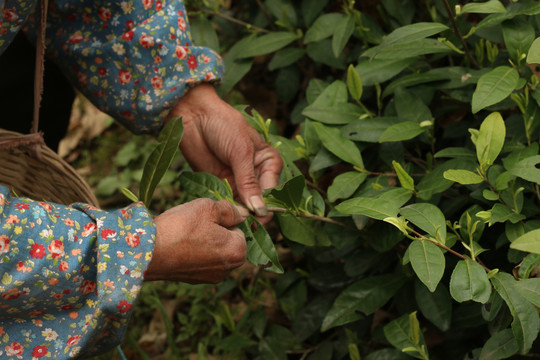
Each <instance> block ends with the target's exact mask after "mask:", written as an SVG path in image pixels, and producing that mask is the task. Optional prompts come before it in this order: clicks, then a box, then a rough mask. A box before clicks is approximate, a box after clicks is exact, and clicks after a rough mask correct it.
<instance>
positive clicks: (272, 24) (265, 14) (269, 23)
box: [257, 0, 274, 29]
mask: <svg viewBox="0 0 540 360" xmlns="http://www.w3.org/2000/svg"><path fill="white" fill-rule="evenodd" d="M257 5H259V8H261V11H262V13H263V15H264V17H265V18H266V21H268V25H270V27H272V29H273V28H274V23H273V22H272V18H271V17H270V15H269V14H268V11H266V9H265V7H264V6H263V4H262V2H261V0H257Z"/></svg>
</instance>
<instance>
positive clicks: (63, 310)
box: [0, 0, 223, 359]
mask: <svg viewBox="0 0 540 360" xmlns="http://www.w3.org/2000/svg"><path fill="white" fill-rule="evenodd" d="M37 2H38V0H0V54H1V53H2V52H3V51H4V50H5V49H6V48H7V46H8V45H9V43H10V41H11V40H12V39H13V38H14V36H15V34H16V33H17V32H18V31H19V30H23V31H25V32H27V33H28V34H29V36H30V37H32V36H33V35H32V34H33V33H34V32H35V26H36V18H35V14H34V12H35V11H36V4H37ZM47 51H48V56H49V57H51V58H52V59H53V60H54V61H55V62H56V63H57V64H58V65H59V66H60V67H61V68H62V69H63V70H64V72H65V73H66V75H67V76H68V77H69V78H70V80H71V81H72V83H73V84H74V85H75V86H76V87H77V88H78V89H79V90H80V91H81V92H82V93H84V94H85V95H86V96H87V97H88V98H89V99H90V100H91V101H92V102H93V103H94V104H95V105H97V106H98V107H99V108H100V109H101V110H103V111H105V112H107V113H109V114H110V115H111V116H113V117H114V118H115V119H117V120H118V121H120V122H121V123H123V124H124V125H125V126H127V127H128V128H129V129H131V130H132V131H133V132H135V133H148V132H149V133H155V132H157V131H158V130H159V129H160V128H161V126H162V124H163V120H164V118H165V116H166V115H167V113H168V111H169V110H170V108H171V107H172V106H173V105H174V104H175V103H176V102H177V101H178V99H179V98H180V97H181V96H182V95H183V94H184V92H185V91H186V90H187V89H188V88H189V87H190V86H194V85H196V84H198V83H200V82H217V81H219V80H220V79H221V77H222V72H223V66H222V60H221V58H220V57H219V56H218V55H217V54H216V53H215V52H213V51H212V50H210V49H207V48H202V47H197V46H193V44H192V42H191V39H190V34H189V25H188V22H187V18H186V12H185V8H184V3H183V1H179V0H176V1H168V0H123V1H103V0H50V4H49V14H48V22H47ZM154 241H155V226H154V223H153V221H152V218H151V215H150V214H149V212H148V210H147V209H146V208H145V207H144V206H143V205H142V204H141V203H136V204H132V205H131V206H129V207H127V208H125V209H121V210H118V211H112V212H107V211H102V210H99V209H96V208H94V207H92V206H90V205H85V204H73V205H72V206H63V205H57V204H52V203H46V202H39V201H33V200H30V199H25V198H18V197H15V196H12V195H11V193H10V191H9V189H7V188H6V187H4V186H0V358H2V359H39V358H43V357H44V358H56V359H65V358H75V357H79V356H88V355H91V354H94V353H99V352H103V351H106V350H108V349H110V348H111V347H114V346H115V345H117V344H118V343H119V342H120V341H121V340H122V337H123V334H124V332H125V329H126V326H127V322H128V320H129V315H130V314H131V312H132V310H133V306H134V302H135V301H136V298H137V296H138V293H139V290H140V288H141V285H142V280H143V277H144V272H145V270H146V268H147V266H148V263H149V262H150V260H151V258H152V251H153V247H154Z"/></svg>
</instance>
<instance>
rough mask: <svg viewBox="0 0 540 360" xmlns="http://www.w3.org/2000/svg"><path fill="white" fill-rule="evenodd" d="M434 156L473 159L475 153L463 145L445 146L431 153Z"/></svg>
mask: <svg viewBox="0 0 540 360" xmlns="http://www.w3.org/2000/svg"><path fill="white" fill-rule="evenodd" d="M433 157H434V158H446V157H448V158H467V159H475V160H476V155H475V154H474V153H473V152H472V151H471V150H469V149H467V148H463V147H447V148H444V149H442V150H440V151H438V152H436V153H435V155H433Z"/></svg>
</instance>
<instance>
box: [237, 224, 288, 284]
mask: <svg viewBox="0 0 540 360" xmlns="http://www.w3.org/2000/svg"><path fill="white" fill-rule="evenodd" d="M252 224H255V226H256V230H255V231H252V226H251V225H252ZM238 227H239V228H240V230H242V231H243V232H244V234H245V236H246V241H247V256H246V258H247V260H248V261H249V262H250V263H252V264H253V265H255V266H257V265H267V264H269V263H271V266H270V267H266V268H265V269H266V270H268V271H271V272H274V273H278V274H283V267H282V266H281V264H280V263H279V258H278V254H277V251H276V248H275V247H274V243H273V242H272V238H271V237H270V235H268V232H267V231H266V230H265V228H264V227H263V226H262V225H261V224H260V223H259V222H258V221H257V220H256V219H255V218H254V217H252V216H250V217H249V218H248V219H247V220H246V221H244V222H243V223H241V224H239V225H238Z"/></svg>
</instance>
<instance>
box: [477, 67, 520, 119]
mask: <svg viewBox="0 0 540 360" xmlns="http://www.w3.org/2000/svg"><path fill="white" fill-rule="evenodd" d="M518 83H519V73H518V71H517V70H516V69H514V68H511V67H509V66H499V67H497V68H495V69H493V70H491V71H490V72H488V73H486V74H484V75H482V76H481V77H480V79H479V80H478V84H477V86H476V90H475V91H474V93H473V96H472V103H471V105H472V112H473V113H477V112H478V111H480V110H482V109H484V108H486V107H488V106H490V105H494V104H496V103H498V102H500V101H502V100H504V99H506V98H507V97H508V96H509V95H510V94H511V93H512V91H514V89H515V88H516V87H517V85H518Z"/></svg>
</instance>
